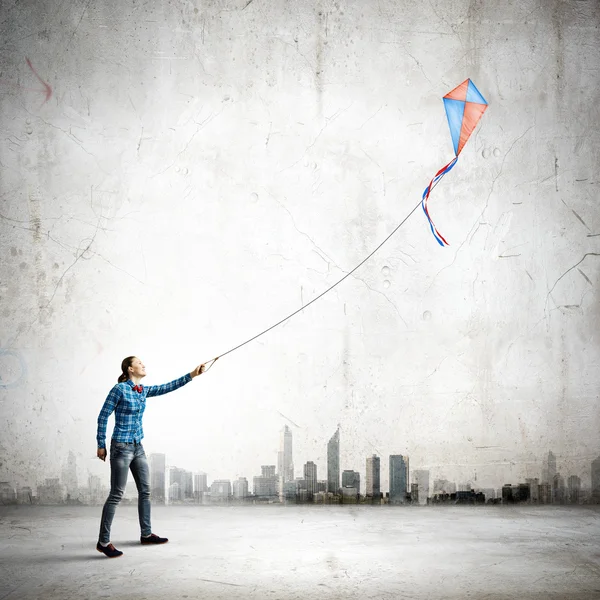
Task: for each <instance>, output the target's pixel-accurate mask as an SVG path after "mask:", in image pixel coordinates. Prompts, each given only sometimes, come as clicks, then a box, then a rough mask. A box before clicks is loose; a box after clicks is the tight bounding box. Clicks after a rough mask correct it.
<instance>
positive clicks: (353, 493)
mask: <svg viewBox="0 0 600 600" xmlns="http://www.w3.org/2000/svg"><path fill="white" fill-rule="evenodd" d="M358 497H359V493H358V488H356V487H351V486H343V487H342V504H357V503H358Z"/></svg>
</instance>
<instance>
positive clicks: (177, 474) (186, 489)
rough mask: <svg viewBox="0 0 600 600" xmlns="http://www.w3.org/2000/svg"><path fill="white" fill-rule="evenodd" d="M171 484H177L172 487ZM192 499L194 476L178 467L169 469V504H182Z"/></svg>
mask: <svg viewBox="0 0 600 600" xmlns="http://www.w3.org/2000/svg"><path fill="white" fill-rule="evenodd" d="M173 484H177V485H176V487H173ZM193 498H194V475H193V473H192V472H191V471H186V470H185V469H180V468H179V467H170V468H169V502H184V501H189V500H192V499H193Z"/></svg>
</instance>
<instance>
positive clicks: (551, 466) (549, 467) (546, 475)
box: [542, 452, 556, 484]
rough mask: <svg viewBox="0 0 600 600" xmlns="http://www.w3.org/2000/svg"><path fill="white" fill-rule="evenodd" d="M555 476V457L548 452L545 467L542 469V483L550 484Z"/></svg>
mask: <svg viewBox="0 0 600 600" xmlns="http://www.w3.org/2000/svg"><path fill="white" fill-rule="evenodd" d="M555 475H556V456H554V454H553V453H552V452H548V459H547V460H546V465H545V466H544V468H543V469H542V483H550V484H552V482H553V481H554V476H555Z"/></svg>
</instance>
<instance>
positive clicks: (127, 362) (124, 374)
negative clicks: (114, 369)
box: [118, 356, 135, 383]
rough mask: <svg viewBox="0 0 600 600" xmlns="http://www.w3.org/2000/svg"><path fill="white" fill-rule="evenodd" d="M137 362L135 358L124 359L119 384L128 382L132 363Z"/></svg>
mask: <svg viewBox="0 0 600 600" xmlns="http://www.w3.org/2000/svg"><path fill="white" fill-rule="evenodd" d="M134 360H135V356H128V357H127V358H124V359H123V362H122V363H121V371H122V373H121V374H120V375H119V379H118V383H122V382H123V381H127V380H128V379H129V367H130V366H131V363H132V362H133V361H134Z"/></svg>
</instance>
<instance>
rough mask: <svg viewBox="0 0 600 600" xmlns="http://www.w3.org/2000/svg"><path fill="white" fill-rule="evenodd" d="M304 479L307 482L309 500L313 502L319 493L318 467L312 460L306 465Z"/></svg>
mask: <svg viewBox="0 0 600 600" xmlns="http://www.w3.org/2000/svg"><path fill="white" fill-rule="evenodd" d="M304 479H305V480H306V493H307V499H308V500H312V499H313V496H314V495H315V494H316V493H317V465H316V464H315V463H314V462H313V461H312V460H309V461H308V462H307V463H306V464H305V465H304Z"/></svg>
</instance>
